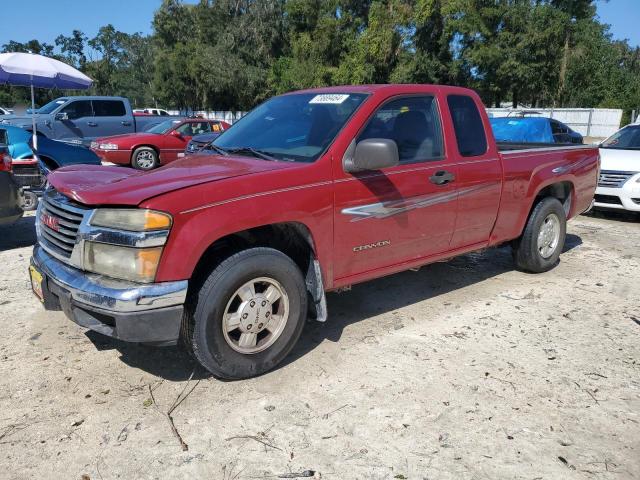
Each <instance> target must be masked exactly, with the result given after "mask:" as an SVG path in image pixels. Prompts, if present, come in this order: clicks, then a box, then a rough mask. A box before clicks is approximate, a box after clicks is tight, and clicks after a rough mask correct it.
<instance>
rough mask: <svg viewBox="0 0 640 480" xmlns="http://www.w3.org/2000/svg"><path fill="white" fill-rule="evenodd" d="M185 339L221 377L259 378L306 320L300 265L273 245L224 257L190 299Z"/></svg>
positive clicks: (286, 350)
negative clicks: (272, 247) (272, 246)
mask: <svg viewBox="0 0 640 480" xmlns="http://www.w3.org/2000/svg"><path fill="white" fill-rule="evenodd" d="M187 312H188V313H187V316H186V317H185V321H184V323H183V341H185V342H186V343H187V347H188V348H189V350H191V352H192V353H193V355H194V356H195V358H196V359H197V360H198V362H200V364H202V366H204V367H205V368H206V369H207V370H209V371H210V372H211V373H213V374H214V375H216V376H218V377H220V378H227V379H241V378H249V377H255V376H257V375H260V374H262V373H265V372H267V371H269V370H271V369H272V368H274V367H275V366H276V365H278V364H279V363H280V362H281V361H282V360H283V359H284V358H285V356H286V355H287V354H288V353H289V352H290V351H291V349H292V348H293V346H294V345H295V343H296V342H297V340H298V338H299V337H300V334H301V333H302V328H303V327H304V323H305V320H306V313H307V292H306V287H305V282H304V278H303V276H302V273H301V271H300V269H299V268H298V266H297V265H296V264H295V263H294V262H293V261H292V260H291V259H290V258H289V257H287V256H286V255H285V254H283V253H282V252H280V251H278V250H274V249H271V248H252V249H249V250H244V251H242V252H239V253H237V254H235V255H232V256H231V257H229V258H227V259H226V260H224V261H223V262H222V263H220V265H218V266H217V267H216V268H215V269H214V270H213V272H211V274H210V275H209V276H208V278H207V279H206V281H205V282H204V284H203V285H202V287H200V289H199V291H198V292H197V294H195V295H194V296H193V298H192V299H191V300H190V301H189V303H188V304H187Z"/></svg>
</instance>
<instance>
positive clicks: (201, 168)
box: [30, 85, 599, 379]
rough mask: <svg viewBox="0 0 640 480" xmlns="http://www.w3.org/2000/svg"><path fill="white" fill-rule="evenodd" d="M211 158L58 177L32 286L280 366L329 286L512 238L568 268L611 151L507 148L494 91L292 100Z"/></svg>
mask: <svg viewBox="0 0 640 480" xmlns="http://www.w3.org/2000/svg"><path fill="white" fill-rule="evenodd" d="M501 148H502V149H503V150H504V151H501ZM208 149H209V150H214V151H215V154H212V153H213V152H211V151H209V152H208V153H209V154H206V155H203V154H194V155H190V156H188V157H185V158H184V159H181V160H178V161H176V162H173V163H170V164H169V165H167V166H165V167H162V168H160V169H157V170H154V171H150V172H140V171H136V170H132V169H123V168H120V167H108V166H70V167H66V168H62V169H59V170H57V171H56V172H54V173H52V174H51V175H50V177H49V182H50V186H49V188H48V189H47V191H46V192H45V194H44V197H43V201H42V202H41V203H40V207H39V211H38V215H37V223H36V227H37V236H38V243H37V245H36V246H35V248H34V253H33V257H32V259H31V266H30V275H31V282H32V287H33V290H34V292H35V293H36V294H37V295H38V297H40V298H41V300H42V302H43V303H44V307H45V308H46V309H62V310H63V311H64V312H65V314H66V315H67V316H68V317H69V318H70V319H71V320H73V321H74V322H76V323H78V324H79V325H81V326H83V327H86V328H89V329H92V330H95V331H97V332H100V333H103V334H105V335H108V336H111V337H115V338H118V339H121V340H124V341H130V342H143V343H150V344H156V345H167V344H176V343H177V342H178V341H181V343H182V344H184V345H185V346H186V347H187V348H188V349H189V350H190V351H191V353H192V354H193V355H194V356H195V358H196V359H197V360H198V361H199V362H200V363H201V364H202V365H203V366H204V367H205V368H207V369H208V370H209V371H210V372H212V373H213V374H214V375H216V376H218V377H222V378H229V379H239V378H247V377H252V376H255V375H260V374H262V373H264V372H266V371H268V370H270V369H272V368H274V367H275V366H276V365H278V364H279V363H280V362H281V361H282V360H283V359H284V358H285V356H286V355H287V354H288V353H289V352H290V351H291V349H292V347H293V346H294V344H295V343H296V341H297V340H298V338H299V337H300V334H301V332H302V329H303V326H304V324H305V322H306V320H307V319H308V318H311V319H315V320H318V321H321V322H322V321H325V320H326V319H327V316H328V312H327V306H326V301H325V293H326V292H328V291H332V290H338V289H344V288H347V287H349V286H350V285H352V284H355V283H358V282H364V281H367V280H371V279H374V278H378V277H382V276H384V275H389V274H392V273H395V272H399V271H402V270H406V269H411V268H417V267H420V266H422V265H425V264H428V263H432V262H435V261H440V260H443V259H448V258H451V257H455V256H456V255H461V254H464V253H467V252H471V251H474V250H479V249H484V248H487V247H491V246H497V245H501V244H505V243H510V244H511V246H512V248H513V257H514V261H515V265H516V267H517V268H519V269H521V270H524V271H528V272H544V271H547V270H549V269H551V268H552V267H553V266H554V265H555V264H556V263H557V262H558V257H559V255H560V252H561V251H562V248H563V245H564V241H565V231H566V222H567V219H570V218H572V217H575V216H576V215H578V214H580V213H582V212H584V211H585V210H587V209H588V208H589V207H590V204H591V202H592V199H593V193H594V190H595V188H596V180H597V176H598V168H599V167H598V164H599V158H598V150H597V148H594V147H589V146H564V147H558V146H557V145H553V146H546V147H540V146H536V147H535V148H528V147H527V146H526V145H525V146H518V145H514V144H510V145H508V146H506V147H500V146H498V145H497V144H496V143H495V141H494V139H493V135H492V133H491V125H490V123H489V119H488V118H487V116H486V114H485V110H484V108H483V105H482V102H481V100H480V98H479V97H478V95H476V93H474V92H473V91H471V90H467V89H464V88H457V87H449V86H436V85H369V86H345V87H332V88H322V89H314V90H304V91H298V92H293V93H289V94H286V95H282V96H278V97H275V98H272V99H270V100H268V101H266V102H265V103H263V104H261V105H260V106H258V107H257V108H255V109H254V110H253V111H251V112H250V113H249V114H248V115H246V116H245V117H244V118H242V120H240V121H239V122H238V123H237V124H235V125H234V126H233V128H231V129H229V130H227V131H225V132H224V133H223V134H222V135H220V136H219V137H218V138H217V139H215V140H214V141H213V142H212V143H211V144H210V145H209V146H208ZM354 308H357V307H355V306H354Z"/></svg>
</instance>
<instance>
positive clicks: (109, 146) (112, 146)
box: [98, 143, 118, 150]
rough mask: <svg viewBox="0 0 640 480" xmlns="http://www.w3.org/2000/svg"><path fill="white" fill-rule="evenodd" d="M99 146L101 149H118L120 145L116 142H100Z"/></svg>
mask: <svg viewBox="0 0 640 480" xmlns="http://www.w3.org/2000/svg"><path fill="white" fill-rule="evenodd" d="M98 148H99V149H100V150H117V149H118V145H116V144H115V143H100V144H98Z"/></svg>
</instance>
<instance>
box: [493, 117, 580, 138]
mask: <svg viewBox="0 0 640 480" xmlns="http://www.w3.org/2000/svg"><path fill="white" fill-rule="evenodd" d="M489 121H490V122H491V127H492V129H493V136H494V137H495V138H496V141H497V142H507V143H564V144H566V143H576V144H582V143H583V140H582V135H580V134H579V133H578V132H575V131H573V130H571V129H570V128H569V127H567V126H566V125H565V124H564V123H562V122H559V121H558V120H554V119H553V118H546V117H494V118H490V119H489Z"/></svg>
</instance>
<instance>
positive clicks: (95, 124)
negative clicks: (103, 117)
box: [87, 122, 98, 127]
mask: <svg viewBox="0 0 640 480" xmlns="http://www.w3.org/2000/svg"><path fill="white" fill-rule="evenodd" d="M87 125H89V126H90V127H97V126H98V124H97V123H96V122H87Z"/></svg>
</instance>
